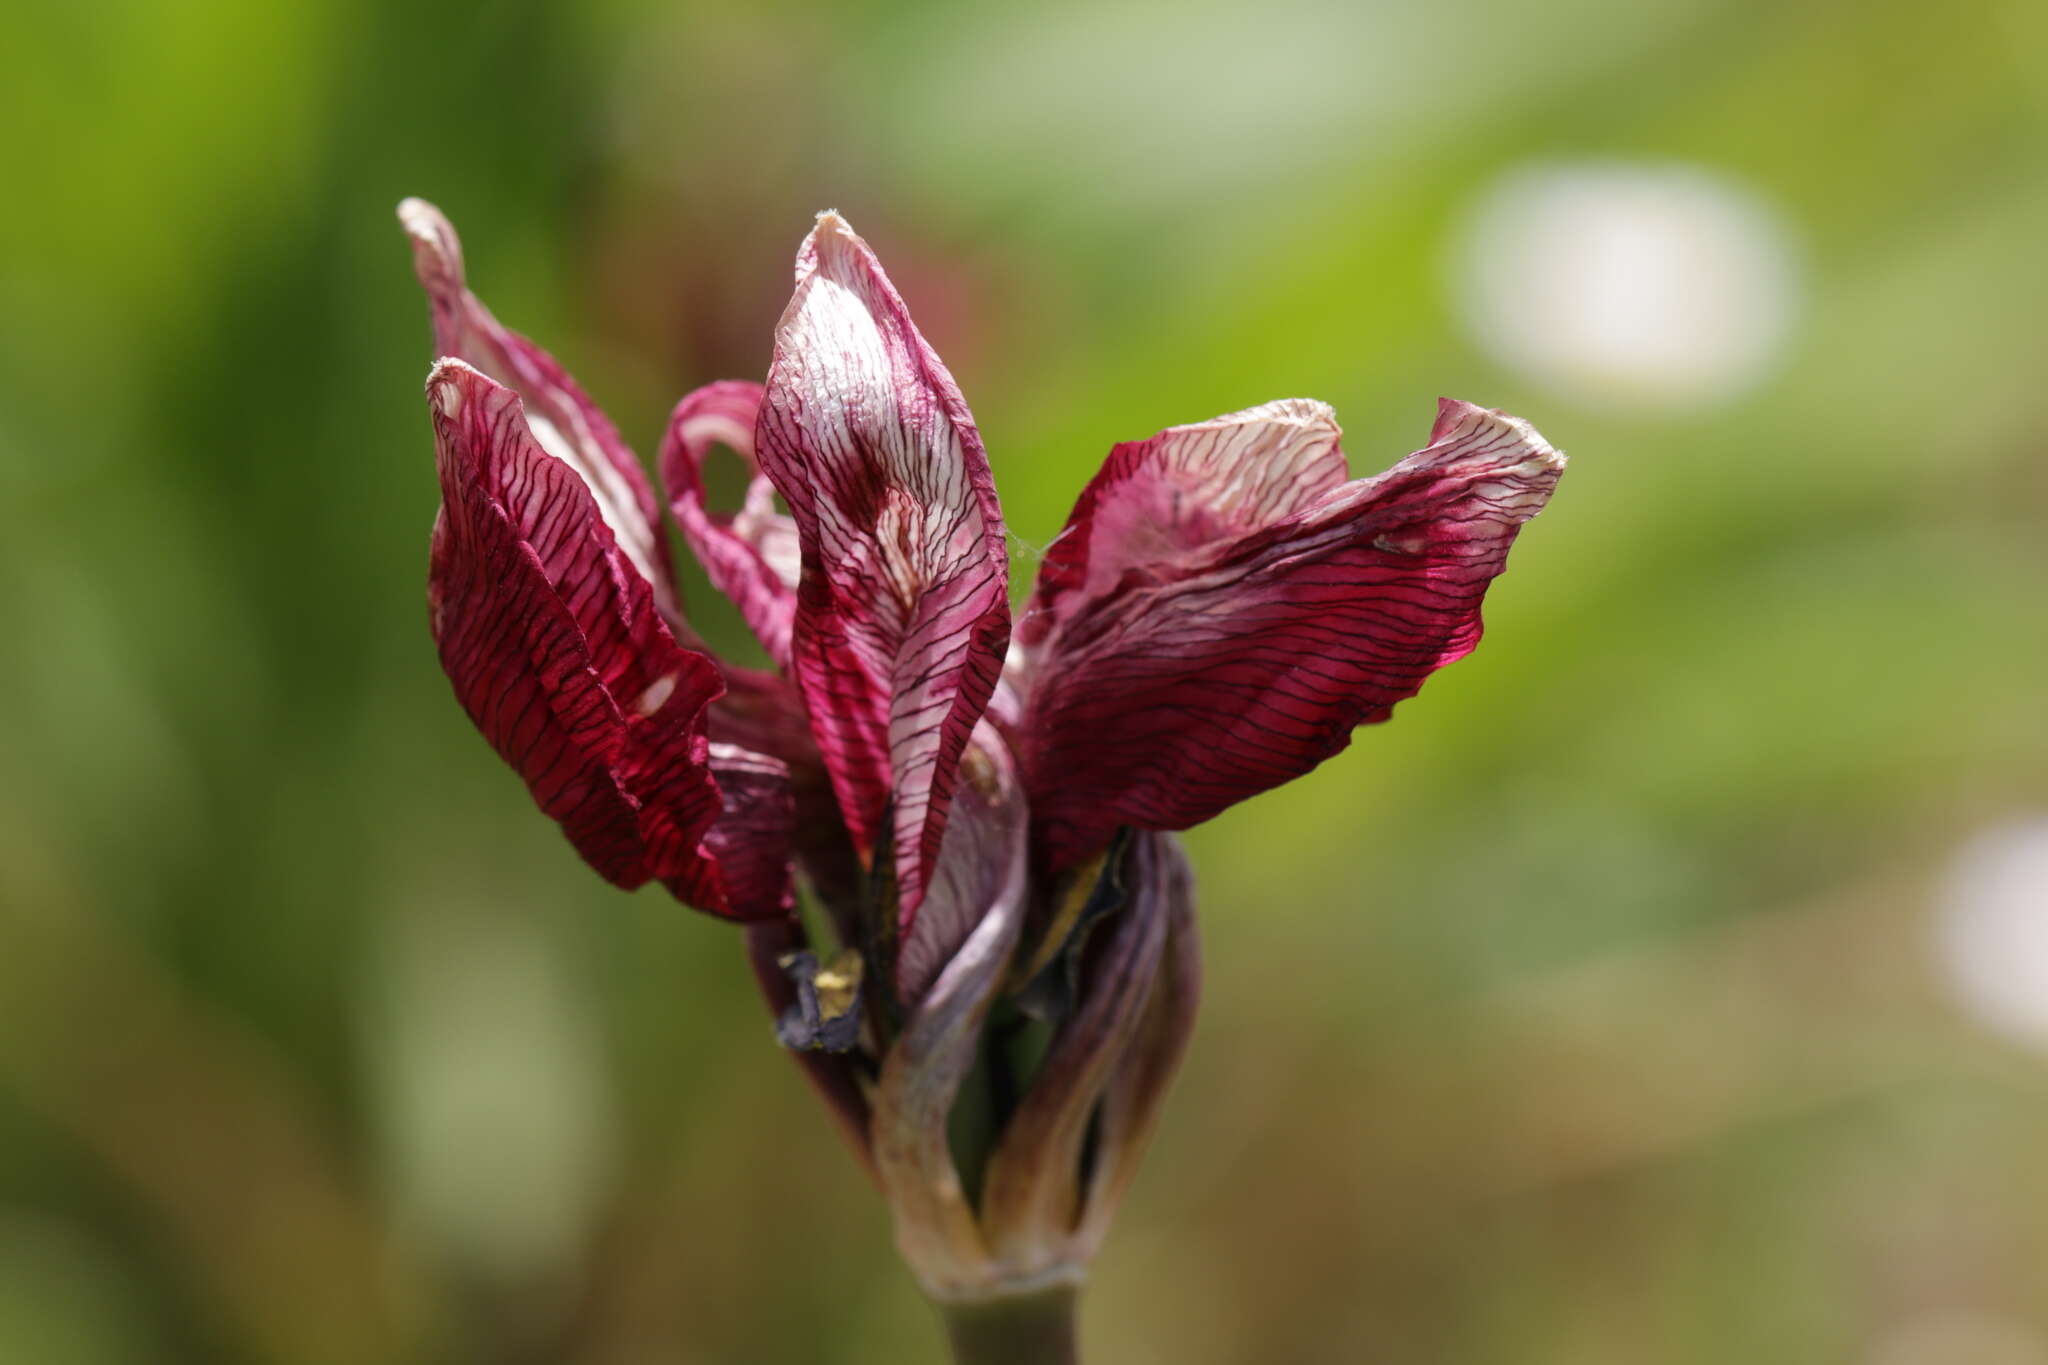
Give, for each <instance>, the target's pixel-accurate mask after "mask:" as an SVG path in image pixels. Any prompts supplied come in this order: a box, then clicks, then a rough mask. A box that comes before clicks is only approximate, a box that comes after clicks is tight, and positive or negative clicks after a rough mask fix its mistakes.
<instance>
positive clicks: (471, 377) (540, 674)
mask: <svg viewBox="0 0 2048 1365" xmlns="http://www.w3.org/2000/svg"><path fill="white" fill-rule="evenodd" d="M427 397H428V405H429V408H430V409H431V412H432V416H433V422H434V438H435V455H436V464H437V466H438V469H439V474H440V482H441V498H442V508H441V515H440V517H439V518H438V520H437V521H436V522H435V525H434V538H433V548H432V557H431V563H430V567H429V574H428V599H429V605H430V609H431V619H432V624H433V630H434V639H435V642H436V643H437V644H438V645H439V647H440V653H441V664H442V667H443V669H444V670H445V671H446V672H447V674H448V677H449V680H450V681H451V682H452V683H454V685H455V693H456V696H457V698H458V699H459V700H460V701H461V702H462V705H463V709H465V710H466V711H468V712H469V715H470V718H471V719H472V720H474V721H475V722H476V725H477V728H478V729H480V730H482V731H483V733H484V736H485V737H486V738H487V739H489V740H490V742H491V745H492V747H493V748H495V749H496V750H497V751H498V753H499V754H500V755H501V756H503V757H504V759H505V760H506V761H507V762H508V763H510V764H511V765H512V766H513V768H515V769H516V770H517V771H518V772H519V774H520V776H521V777H523V778H524V779H525V780H526V784H527V786H528V788H529V789H530V790H531V791H532V793H533V796H534V800H535V801H536V802H537V803H538V804H539V805H540V807H541V809H542V810H544V811H546V812H547V813H548V814H549V815H550V816H552V817H554V818H555V819H556V820H557V821H559V822H560V823H561V825H562V828H563V830H564V832H566V833H567V834H568V836H569V840H570V842H571V843H572V844H574V845H575V847H576V850H577V851H578V852H579V853H581V854H582V855H583V857H584V858H585V859H586V860H587V861H588V862H589V863H590V864H591V866H592V867H594V868H596V869H597V870H598V871H599V872H600V873H602V874H603V875H604V876H605V877H606V878H607V879H608V880H610V881H612V882H615V883H617V884H618V885H620V886H626V887H634V886H639V885H641V884H643V883H645V882H647V881H649V880H653V879H658V880H660V881H662V882H663V883H664V884H666V885H667V886H668V887H669V888H670V889H671V890H672V891H673V892H674V893H675V894H676V895H678V896H680V897H682V898H684V899H685V900H687V901H688V902H689V903H691V904H693V905H696V906H697V907H699V908H700V909H704V910H708V911H710V912H711V913H713V914H719V915H726V916H731V917H735V918H754V917H760V916H766V915H775V914H780V913H783V912H784V911H785V910H786V908H787V906H788V904H789V889H788V881H789V876H788V871H787V863H788V859H787V853H786V849H787V834H786V820H784V821H783V827H784V830H785V832H784V834H783V835H782V838H783V843H782V846H781V847H782V849H783V850H784V851H783V852H782V854H781V870H780V872H779V874H778V873H777V872H776V870H775V868H774V863H775V860H776V855H775V853H774V851H773V846H772V845H771V844H770V843H769V842H768V840H770V839H772V838H773V837H774V833H773V832H774V829H775V828H776V824H777V820H778V819H779V818H781V817H780V816H779V815H778V808H779V806H786V801H787V798H786V780H785V783H784V787H785V795H783V796H782V797H778V796H777V795H776V794H775V792H774V790H773V788H774V782H773V779H772V774H771V773H769V772H768V771H767V770H766V769H765V768H764V767H763V764H762V762H759V761H748V762H744V763H741V762H737V760H736V756H735V755H730V754H728V755H722V756H721V761H725V762H726V763H727V764H728V766H729V768H731V770H732V771H733V773H734V778H735V780H734V783H733V787H732V789H731V791H729V792H727V793H726V795H725V797H724V798H723V801H722V799H721V794H720V789H719V786H718V785H717V783H716V782H715V781H714V779H713V775H712V772H713V755H712V754H711V752H710V746H709V743H708V741H707V740H706V738H705V733H704V725H705V710H706V707H707V706H708V705H709V704H710V703H711V702H712V701H713V700H714V699H716V698H717V697H718V696H719V695H720V693H721V692H722V691H723V690H724V684H723V682H722V681H721V680H720V677H719V672H718V669H717V666H716V665H714V664H713V663H712V661H711V660H710V659H708V658H706V657H705V656H703V655H701V654H698V653H695V652H694V651H691V650H687V649H684V648H682V647H681V646H679V645H678V644H677V643H676V641H675V638H674V637H673V636H672V635H671V634H670V632H669V629H668V626H667V625H666V624H665V623H664V622H663V620H662V618H661V615H660V613H659V612H657V611H656V610H655V606H654V600H653V590H652V588H651V587H650V585H649V584H648V583H647V581H646V579H644V578H643V577H641V575H640V574H639V572H638V571H637V569H636V568H635V566H634V565H633V564H632V562H631V560H630V558H629V557H628V556H627V555H626V554H625V553H624V552H623V551H622V550H621V549H620V548H619V546H618V544H617V542H616V541H615V540H614V539H613V537H612V534H611V532H610V530H609V529H608V528H607V526H606V524H605V522H604V520H603V518H602V517H601V515H600V514H599V511H598V507H597V504H596V501H595V499H593V497H592V496H591V493H590V490H589V488H588V487H587V486H586V485H585V484H584V482H583V480H582V478H581V477H580V476H579V475H578V473H577V471H576V470H574V469H573V468H571V467H570V466H569V465H568V464H566V463H565V462H563V461H561V460H558V459H556V458H554V457H553V456H551V455H549V454H548V453H547V452H546V451H544V450H542V449H541V447H540V445H539V443H538V442H537V441H536V440H535V439H534V438H533V436H532V434H531V432H530V431H529V429H528V426H527V423H526V420H525V417H524V414H523V412H522V405H521V403H520V400H519V398H518V396H517V395H516V394H514V393H513V392H512V391H511V390H510V389H508V388H505V387H504V386H503V385H500V384H498V383H496V382H494V381H492V380H491V379H489V378H487V377H485V376H484V375H482V374H481V373H479V372H478V371H476V370H475V369H473V368H471V367H470V366H469V365H467V364H465V363H463V362H462V361H459V360H444V361H442V362H441V363H440V364H438V365H436V366H435V367H434V371H433V373H432V374H431V375H430V376H429V377H428V380H427ZM725 811H730V812H731V815H732V823H731V824H730V825H729V826H728V827H727V828H725V829H722V830H719V831H718V832H717V833H714V827H715V826H716V825H717V823H718V822H720V821H721V819H722V813H723V812H725ZM728 839H731V840H736V841H738V843H744V844H746V846H747V852H746V854H745V856H744V857H735V861H734V863H733V866H732V867H730V868H728V867H726V866H723V865H722V864H721V862H720V852H721V849H723V850H724V851H725V852H726V853H727V856H733V854H734V852H735V850H736V849H737V846H738V844H737V843H735V844H730V845H729V844H728ZM778 883H779V884H778Z"/></svg>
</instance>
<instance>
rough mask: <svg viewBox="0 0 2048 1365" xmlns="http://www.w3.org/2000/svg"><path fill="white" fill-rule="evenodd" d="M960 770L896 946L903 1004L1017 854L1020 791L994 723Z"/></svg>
mask: <svg viewBox="0 0 2048 1365" xmlns="http://www.w3.org/2000/svg"><path fill="white" fill-rule="evenodd" d="M960 776H961V781H960V785H959V787H958V788H957V789H956V790H955V791H954V793H953V816H952V819H951V820H950V821H949V822H948V823H947V825H946V842H945V846H944V847H943V848H942V849H941V850H940V852H939V861H938V865H937V866H936V867H935V868H934V869H933V871H932V881H931V889H930V891H929V892H928V893H927V894H926V896H925V900H924V906H923V908H922V909H921V910H919V911H918V915H917V919H916V921H915V922H914V923H913V924H912V925H911V926H910V929H909V932H908V933H906V934H905V935H904V936H903V938H902V941H901V942H900V943H899V944H898V945H897V949H896V993H897V997H898V998H899V999H900V1000H901V1001H902V1002H903V1003H904V1005H905V1006H906V1007H915V1005H916V1004H917V1002H918V1001H920V1000H922V999H923V998H924V995H925V992H926V991H928V990H929V989H931V984H932V982H933V981H934V980H935V979H937V977H938V975H939V973H940V972H941V971H942V970H943V969H944V968H945V965H946V964H947V963H948V962H951V961H952V960H953V955H954V954H955V953H957V952H958V951H959V950H960V945H961V944H962V943H964V942H965V941H966V940H967V936H968V935H969V934H971V933H972V932H974V926H975V925H976V924H977V923H979V922H980V920H981V917H982V916H983V915H985V914H987V913H988V908H989V905H990V903H991V901H992V899H993V898H994V897H995V896H997V895H998V894H1000V893H1001V891H1002V888H1003V884H1004V879H1005V878H1006V876H1007V875H1008V872H1009V869H1010V868H1011V866H1012V865H1014V864H1016V863H1018V862H1019V861H1020V860H1021V859H1022V857H1023V852H1024V838H1025V832H1026V824H1027V821H1026V819H1025V810H1024V794H1023V791H1022V789H1021V788H1020V787H1019V786H1018V784H1017V777H1016V772H1015V770H1014V768H1013V767H1012V765H1011V762H1010V751H1009V748H1008V746H1007V745H1005V744H1004V743H1003V741H1002V739H1001V738H1000V737H999V736H998V735H997V734H996V732H995V730H994V728H993V727H992V726H990V725H988V724H986V723H984V724H982V725H980V726H979V727H977V728H976V730H975V735H974V742H973V743H972V744H971V745H969V746H968V749H967V752H966V754H965V755H964V756H963V758H962V759H961V763H960Z"/></svg>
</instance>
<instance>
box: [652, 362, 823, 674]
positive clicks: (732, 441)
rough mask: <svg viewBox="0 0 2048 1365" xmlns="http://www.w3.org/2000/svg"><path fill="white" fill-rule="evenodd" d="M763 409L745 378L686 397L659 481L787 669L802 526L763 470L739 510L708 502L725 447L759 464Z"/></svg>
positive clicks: (693, 540) (712, 568) (664, 447)
mask: <svg viewBox="0 0 2048 1365" xmlns="http://www.w3.org/2000/svg"><path fill="white" fill-rule="evenodd" d="M760 410H761V386H760V385H759V384H755V383H752V382H749V381H747V380H742V379H727V380H721V381H720V382H718V383H716V384H706V385H705V386H704V387H703V388H701V389H698V390H697V391H696V392H695V393H692V394H690V395H689V396H688V397H686V398H684V399H683V401H682V402H680V403H678V404H676V410H675V413H674V414H673V415H672V416H671V417H670V418H669V422H668V433H667V434H666V435H665V436H664V437H663V438H662V443H661V460H660V467H661V478H662V482H663V483H664V484H665V485H667V488H668V496H669V511H671V512H672V513H674V514H675V519H676V522H677V524H678V525H680V526H681V527H682V528H683V536H684V538H685V539H687V540H688V541H689V542H690V548H691V550H693V551H695V552H696V555H697V559H698V561H699V562H700V563H702V564H703V565H704V570H705V572H706V573H707V574H709V575H710V576H711V582H712V583H713V585H715V586H716V587H717V588H718V590H719V591H720V592H722V593H724V594H725V595H726V596H727V597H729V598H731V599H732V601H733V605H734V606H736V607H738V608H739V609H740V615H741V616H742V617H744V618H745V619H746V623H747V626H748V628H749V629H750V630H752V631H753V632H754V638H755V639H757V640H759V641H760V642H761V647H762V648H763V649H765V650H767V651H768V657H769V658H771V659H773V660H775V662H776V663H778V664H780V665H781V666H782V667H784V668H787V667H788V666H789V632H790V624H791V622H792V620H793V619H794V618H795V616H796V582H797V566H798V563H799V558H800V554H801V551H800V550H799V548H798V544H797V533H796V523H795V522H793V521H791V520H790V519H789V518H788V517H787V516H784V515H783V514H782V513H780V512H778V511H776V510H775V488H774V485H772V484H770V483H769V482H768V480H767V478H766V476H764V475H762V474H761V473H760V472H759V469H758V468H755V470H754V476H753V479H752V480H751V481H750V482H749V484H748V485H747V497H746V501H745V503H744V504H743V505H742V506H741V508H740V510H739V511H738V512H735V513H730V514H727V513H719V512H713V511H712V510H711V509H710V508H709V507H708V506H706V504H705V492H704V460H705V457H706V456H708V455H709V454H710V453H711V448H712V446H713V445H723V446H726V447H728V448H730V449H731V450H732V451H733V452H734V453H735V454H737V455H738V456H739V457H740V458H741V459H743V460H745V461H746V462H747V463H748V465H749V466H753V465H754V422H755V419H756V417H757V416H758V415H759V413H760Z"/></svg>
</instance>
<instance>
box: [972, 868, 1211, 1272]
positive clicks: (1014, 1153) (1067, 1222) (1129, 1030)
mask: <svg viewBox="0 0 2048 1365" xmlns="http://www.w3.org/2000/svg"><path fill="white" fill-rule="evenodd" d="M1126 856H1127V857H1128V859H1129V861H1128V863H1127V865H1126V872H1127V875H1128V877H1129V885H1130V887H1131V894H1130V898H1129V900H1128V901H1127V902H1126V903H1125V904H1123V905H1122V906H1120V907H1118V909H1117V910H1116V911H1114V912H1113V913H1112V914H1111V915H1110V916H1108V917H1106V922H1105V923H1104V924H1103V926H1102V927H1101V928H1100V929H1099V930H1097V931H1096V937H1097V938H1098V939H1100V940H1102V941H1101V942H1099V943H1094V942H1091V943H1090V944H1088V945H1087V952H1086V954H1085V964H1086V965H1085V967H1084V969H1083V980H1082V984H1081V988H1080V992H1079V994H1078V996H1077V1000H1078V1005H1077V1008H1076V1009H1075V1011H1074V1013H1073V1014H1072V1015H1071V1016H1070V1017H1069V1018H1068V1019H1067V1020H1066V1021H1065V1022H1064V1023H1063V1024H1062V1025H1061V1026H1060V1030H1059V1032H1058V1034H1057V1035H1055V1036H1054V1038H1053V1040H1052V1043H1051V1045H1050V1047H1048V1048H1047V1050H1046V1054H1045V1058H1044V1060H1043V1061H1042V1062H1040V1064H1039V1067H1038V1070H1037V1073H1036V1074H1035V1075H1034V1076H1033V1077H1032V1080H1031V1088H1030V1089H1029V1090H1027V1091H1026V1092H1025V1094H1024V1098H1023V1100H1022V1102H1020V1103H1019V1104H1018V1106H1017V1111H1016V1113H1015V1114H1013V1115H1011V1117H1010V1121H1009V1123H1008V1124H1007V1125H1006V1126H1005V1127H1004V1129H1003V1134H1002V1139H1001V1141H1000V1142H998V1144H997V1145H996V1150H995V1152H994V1153H993V1154H992V1155H991V1156H990V1158H989V1163H988V1172H987V1176H986V1183H985V1184H984V1186H983V1191H982V1221H983V1224H984V1225H985V1226H986V1227H987V1228H988V1230H989V1234H988V1235H989V1249H990V1251H991V1252H992V1253H993V1254H994V1255H995V1256H996V1257H997V1258H998V1259H999V1260H1002V1261H1005V1262H1007V1263H1010V1264H1021V1265H1025V1266H1034V1265H1041V1264H1044V1265H1057V1264H1059V1263H1060V1262H1061V1261H1062V1260H1065V1259H1069V1246H1070V1243H1071V1241H1072V1238H1073V1235H1074V1233H1075V1231H1076V1230H1077V1227H1078V1225H1079V1223H1080V1219H1081V1214H1082V1211H1083V1207H1084V1202H1085V1201H1084V1200H1083V1197H1082V1194H1083V1185H1082V1180H1083V1174H1084V1168H1085V1167H1086V1166H1087V1164H1088V1163H1087V1162H1086V1161H1085V1160H1084V1159H1083V1150H1084V1147H1085V1145H1086V1144H1087V1142H1088V1140H1089V1134H1090V1126H1091V1124H1092V1123H1093V1122H1094V1120H1095V1118H1096V1116H1097V1113H1098V1102H1099V1101H1101V1100H1102V1099H1103V1095H1104V1091H1105V1090H1106V1089H1107V1088H1108V1087H1109V1085H1110V1084H1111V1081H1112V1080H1113V1079H1114V1078H1115V1077H1116V1076H1117V1074H1118V1072H1119V1069H1120V1068H1122V1067H1124V1066H1126V1065H1127V1064H1128V1063H1129V1055H1130V1052H1131V1048H1132V1045H1133V1043H1134V1041H1136V1040H1137V1039H1138V1038H1139V1037H1140V1034H1141V1032H1142V1031H1143V1029H1144V1026H1145V1023H1146V1017H1147V1005H1148V1002H1149V1001H1150V1000H1151V999H1152V997H1153V996H1154V994H1155V993H1156V992H1157V991H1158V989H1159V988H1160V985H1161V982H1160V980H1159V977H1160V971H1159V968H1160V962H1161V958H1162V955H1163V953H1164V951H1165V948H1166V942H1167V936H1168V932H1169V930H1170V929H1171V928H1172V925H1173V921H1174V918H1175V915H1176V913H1177V910H1178V909H1179V908H1180V907H1184V906H1186V905H1187V903H1188V901H1189V895H1188V879H1187V876H1186V869H1185V866H1184V864H1183V863H1182V861H1181V857H1180V852H1179V850H1178V849H1177V848H1176V847H1174V846H1173V841H1172V840H1171V839H1170V838H1169V837H1168V836H1165V835H1159V834H1145V835H1140V836H1138V837H1137V838H1136V839H1134V840H1133V841H1132V843H1131V847H1130V850H1129V853H1128V854H1127V855H1126ZM1119 1155H1121V1154H1120V1153H1119ZM1131 1159H1132V1160H1133V1161H1135V1159H1136V1153H1135V1152H1133V1153H1132V1154H1131Z"/></svg>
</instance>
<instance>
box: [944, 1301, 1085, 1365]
mask: <svg viewBox="0 0 2048 1365" xmlns="http://www.w3.org/2000/svg"><path fill="white" fill-rule="evenodd" d="M1079 1298H1080V1294H1079V1291H1077V1290H1076V1289H1075V1288H1074V1287H1073V1286H1072V1285H1056V1286H1054V1287H1052V1288H1049V1289H1041V1290H1038V1291H1036V1292H1034V1293H1031V1294H1023V1295H1019V1296H1017V1297H1016V1298H1007V1299H991V1300H989V1301H987V1302H985V1303H953V1304H942V1305H940V1310H939V1311H940V1312H942V1313H943V1314H944V1315H945V1318H946V1333H947V1336H948V1337H949V1338H950V1339H951V1341H952V1343H953V1361H954V1365H1080V1360H1081V1348H1080V1345H1079V1344H1078V1342H1077V1340H1076V1338H1075V1335H1074V1309H1075V1305H1076V1304H1077V1302H1078V1301H1079Z"/></svg>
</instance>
